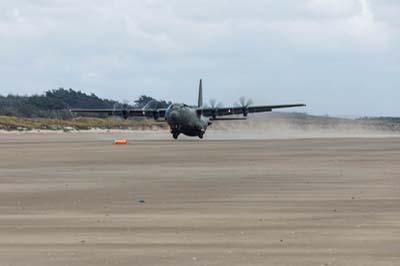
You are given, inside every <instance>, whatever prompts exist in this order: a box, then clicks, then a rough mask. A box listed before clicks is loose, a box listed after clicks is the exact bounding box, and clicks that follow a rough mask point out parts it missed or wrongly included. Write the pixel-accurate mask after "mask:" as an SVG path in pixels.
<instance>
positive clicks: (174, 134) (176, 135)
mask: <svg viewBox="0 0 400 266" xmlns="http://www.w3.org/2000/svg"><path fill="white" fill-rule="evenodd" d="M179 134H180V133H179V132H178V131H173V132H172V137H173V138H174V139H178V137H179Z"/></svg>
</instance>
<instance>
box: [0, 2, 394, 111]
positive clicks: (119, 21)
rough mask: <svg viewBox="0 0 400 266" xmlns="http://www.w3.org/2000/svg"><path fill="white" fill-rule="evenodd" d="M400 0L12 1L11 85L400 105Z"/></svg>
mask: <svg viewBox="0 0 400 266" xmlns="http://www.w3.org/2000/svg"><path fill="white" fill-rule="evenodd" d="M399 37H400V1H398V0H247V1H242V0H197V1H192V0H168V1H167V0H120V1H111V0H85V1H82V0H35V1H31V0H14V1H0V59H1V60H0V73H1V79H0V94H3V95H4V94H8V93H14V94H33V93H41V92H43V91H45V90H49V89H55V88H58V87H64V88H74V89H80V90H82V91H85V92H94V93H96V94H98V95H99V96H101V97H107V98H113V99H117V100H124V99H127V100H130V101H133V100H135V99H136V98H137V97H138V96H139V95H141V94H147V95H151V96H153V97H155V98H159V99H167V100H172V101H178V102H186V103H189V104H192V103H195V102H196V97H197V87H198V80H199V78H203V80H204V90H205V98H206V99H210V98H216V99H217V100H219V101H222V102H223V103H224V104H225V105H230V104H232V103H233V102H235V101H237V99H238V98H239V97H241V96H248V97H250V98H252V99H253V100H254V102H255V103H256V104H281V103H297V102H304V103H307V104H308V107H307V108H306V109H298V111H307V112H309V113H313V114H330V115H392V116H400V104H399V101H400V86H399V85H400V54H399V48H400V45H399V44H400V42H399Z"/></svg>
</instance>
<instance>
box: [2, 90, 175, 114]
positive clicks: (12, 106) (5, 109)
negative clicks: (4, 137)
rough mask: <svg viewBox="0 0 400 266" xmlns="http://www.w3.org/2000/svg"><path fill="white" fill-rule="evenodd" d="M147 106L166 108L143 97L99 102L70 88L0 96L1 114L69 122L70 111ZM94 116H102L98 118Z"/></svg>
mask: <svg viewBox="0 0 400 266" xmlns="http://www.w3.org/2000/svg"><path fill="white" fill-rule="evenodd" d="M146 104H149V105H151V107H152V108H164V107H166V106H168V105H169V103H168V102H166V101H163V100H160V101H157V100H155V99H154V98H152V97H149V96H146V95H142V96H141V97H140V98H139V99H138V100H136V101H135V105H133V106H132V105H127V104H122V103H120V102H117V101H114V100H108V99H101V98H99V97H98V96H96V95H95V94H93V93H92V94H90V95H89V94H86V93H83V92H81V91H75V90H73V89H69V90H66V89H63V88H59V89H57V90H51V91H47V92H45V93H44V94H43V95H32V96H18V95H8V96H0V115H5V116H15V117H20V118H22V117H24V118H53V119H70V118H72V117H73V116H72V114H71V113H70V112H69V109H71V108H116V109H120V108H133V107H139V108H142V107H144V106H146ZM90 115H91V116H93V115H94V114H90ZM97 117H104V116H101V115H97Z"/></svg>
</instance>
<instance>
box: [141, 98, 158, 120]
mask: <svg viewBox="0 0 400 266" xmlns="http://www.w3.org/2000/svg"><path fill="white" fill-rule="evenodd" d="M142 109H143V113H144V114H145V116H144V117H145V118H147V115H148V114H150V112H149V110H153V111H152V113H151V115H152V116H153V118H154V120H158V119H159V118H160V113H159V112H158V111H156V110H157V109H158V102H157V101H156V100H151V101H149V102H148V103H146V105H145V106H143V108H142Z"/></svg>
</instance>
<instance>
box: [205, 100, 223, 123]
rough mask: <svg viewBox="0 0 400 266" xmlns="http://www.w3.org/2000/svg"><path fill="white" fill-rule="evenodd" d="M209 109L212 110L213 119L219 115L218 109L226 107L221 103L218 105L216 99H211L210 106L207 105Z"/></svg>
mask: <svg viewBox="0 0 400 266" xmlns="http://www.w3.org/2000/svg"><path fill="white" fill-rule="evenodd" d="M206 107H207V108H210V109H211V116H212V118H213V119H216V118H217V113H218V108H222V107H224V105H223V104H222V103H221V102H218V103H217V100H216V99H210V103H209V105H206Z"/></svg>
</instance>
